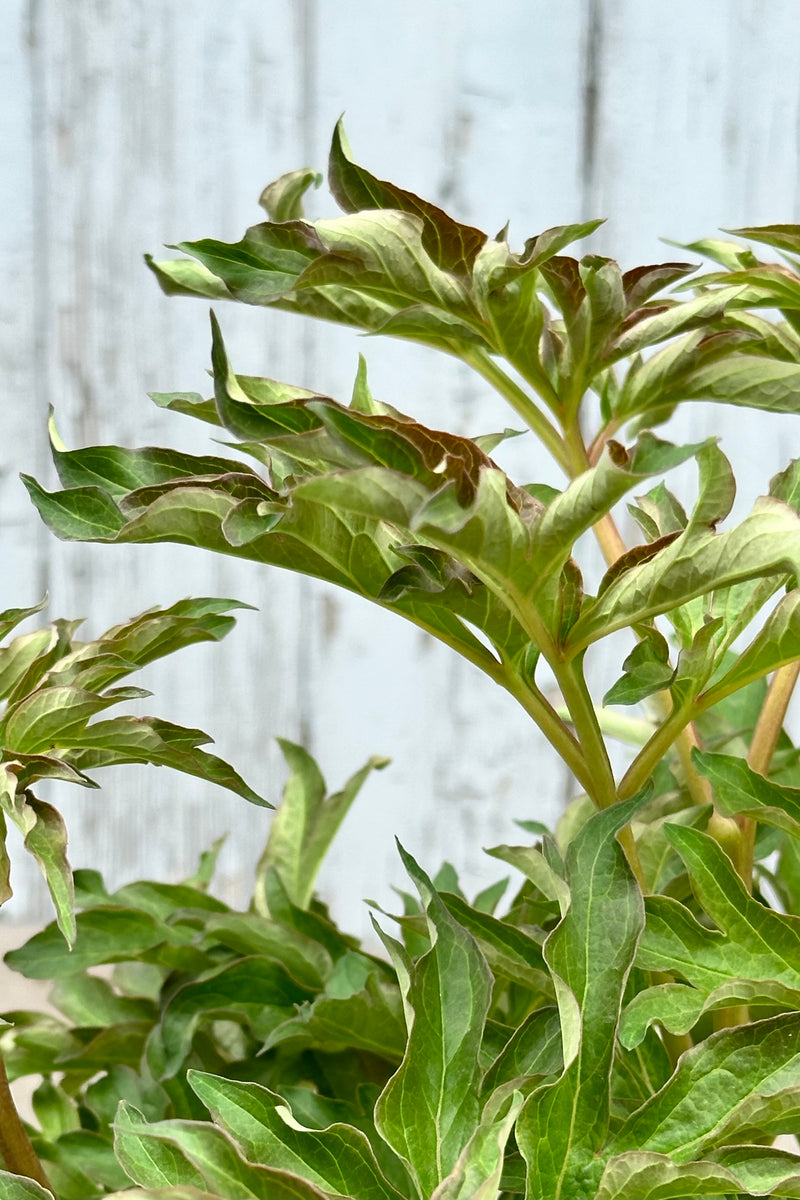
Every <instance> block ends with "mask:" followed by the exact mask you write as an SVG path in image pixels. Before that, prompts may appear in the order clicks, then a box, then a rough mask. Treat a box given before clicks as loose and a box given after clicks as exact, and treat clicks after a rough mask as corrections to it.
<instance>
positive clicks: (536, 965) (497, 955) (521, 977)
mask: <svg viewBox="0 0 800 1200" xmlns="http://www.w3.org/2000/svg"><path fill="white" fill-rule="evenodd" d="M441 899H442V901H443V902H444V904H445V906H446V908H447V911H448V912H449V913H450V915H451V916H452V917H454V918H455V920H456V921H457V922H458V924H459V925H460V926H461V928H462V929H465V930H467V932H468V933H471V934H472V936H473V937H474V938H475V941H476V942H477V944H478V946H479V948H480V950H481V952H482V954H483V956H484V958H485V959H486V961H487V963H488V964H489V966H490V968H491V970H492V973H493V974H494V975H495V976H501V977H504V978H506V979H511V980H513V981H514V982H515V983H519V984H521V985H522V987H527V988H530V989H531V990H532V991H533V992H534V993H544V994H546V995H548V994H549V993H550V987H549V980H548V977H547V974H546V971H545V964H544V960H543V959H542V951H541V947H540V946H539V944H538V943H537V942H536V941H534V939H533V938H531V937H530V936H529V935H528V934H527V933H526V932H525V931H524V930H522V929H516V928H515V927H514V926H513V925H511V924H509V922H508V921H504V920H501V919H499V918H498V917H493V916H491V914H489V913H483V912H480V911H479V910H478V909H476V908H472V907H471V906H470V905H469V904H467V902H466V901H465V900H462V899H461V898H460V897H459V896H456V895H453V894H452V893H448V892H442V893H441Z"/></svg>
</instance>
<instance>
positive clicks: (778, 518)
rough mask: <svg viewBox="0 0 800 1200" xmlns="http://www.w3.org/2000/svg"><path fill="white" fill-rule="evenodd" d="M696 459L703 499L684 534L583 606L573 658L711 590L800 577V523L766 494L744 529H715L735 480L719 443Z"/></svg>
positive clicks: (572, 635)
mask: <svg viewBox="0 0 800 1200" xmlns="http://www.w3.org/2000/svg"><path fill="white" fill-rule="evenodd" d="M697 457H698V463H699V466H700V471H701V483H700V495H699V497H698V501H697V503H696V505H695V508H694V510H693V512H692V517H691V519H690V521H689V524H688V525H687V527H686V529H685V530H684V532H683V533H682V534H681V535H680V536H678V537H677V538H675V539H674V540H672V541H671V542H670V544H669V545H667V546H666V547H665V548H663V549H661V550H660V551H659V553H657V554H656V555H655V557H653V558H650V559H648V560H647V561H645V562H643V563H641V564H640V565H633V566H631V567H630V569H629V570H626V571H624V572H623V573H622V574H620V575H618V576H617V577H616V578H615V579H614V580H613V582H611V583H610V585H609V586H608V587H606V589H605V590H604V591H603V592H602V594H601V595H600V596H598V598H597V600H596V601H594V602H593V603H592V602H591V601H587V602H586V603H584V606H583V611H582V613H581V616H580V617H579V619H578V621H577V622H576V624H575V625H574V626H573V627H572V630H571V631H570V634H569V636H568V639H567V643H568V646H569V648H570V652H571V653H578V652H580V650H582V649H583V648H584V647H586V646H588V645H589V644H590V643H591V642H592V641H594V640H596V639H597V638H598V637H604V636H606V635H607V634H608V633H611V632H612V631H614V630H616V629H620V628H624V627H625V626H626V625H637V624H642V623H644V622H648V621H650V620H651V619H652V618H653V617H655V616H657V615H658V614H659V613H662V612H667V611H670V610H674V609H675V608H676V607H677V606H679V605H681V604H685V603H686V602H687V601H689V600H692V599H694V597H696V596H702V595H704V594H706V593H708V592H710V591H712V590H715V589H719V588H723V587H728V586H730V585H732V584H736V583H740V582H743V581H745V580H748V579H755V578H760V577H761V576H764V575H786V574H789V573H795V572H800V537H798V534H800V520H799V519H798V518H797V514H796V513H794V512H793V511H792V510H791V509H790V508H789V507H788V505H786V504H784V503H782V502H781V501H778V500H775V499H773V498H772V497H769V496H761V497H759V498H758V499H757V500H756V503H755V505H754V507H753V510H752V512H751V513H750V515H749V516H747V517H745V519H744V520H743V521H742V522H741V523H740V524H739V525H737V526H735V527H734V528H733V529H731V530H729V531H727V532H725V533H721V534H716V533H715V532H714V528H713V527H714V525H715V523H716V522H717V521H719V520H721V519H722V518H723V517H724V516H725V515H726V514H727V512H728V511H729V508H730V504H731V503H732V499H733V490H734V488H733V478H732V474H731V472H730V467H729V465H728V463H727V460H726V459H725V457H724V455H722V454H721V452H720V451H719V450H718V449H717V448H716V447H715V446H713V445H707V446H705V447H703V449H701V450H700V451H699V452H698V455H697Z"/></svg>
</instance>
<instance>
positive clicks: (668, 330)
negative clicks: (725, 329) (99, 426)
mask: <svg viewBox="0 0 800 1200" xmlns="http://www.w3.org/2000/svg"><path fill="white" fill-rule="evenodd" d="M741 294H742V288H740V287H729V288H721V289H719V290H718V291H715V292H711V293H709V294H703V295H700V296H697V297H696V298H695V299H693V300H688V301H682V302H681V303H674V302H673V303H672V304H671V305H670V307H668V308H667V309H666V310H665V311H662V312H656V313H654V314H653V315H652V316H647V315H645V316H643V318H642V319H641V320H638V321H637V322H636V323H635V324H634V325H631V326H630V327H629V328H627V329H625V330H624V331H623V332H622V333H621V334H620V335H619V337H617V338H616V339H615V340H614V342H612V344H611V346H610V347H609V349H608V351H607V352H606V355H605V356H604V357H605V359H606V360H607V361H610V362H614V361H616V360H617V359H619V358H625V357H627V356H628V355H629V354H634V353H636V352H637V351H639V350H642V349H644V347H645V346H653V345H655V344H657V343H658V342H663V341H666V339H667V338H671V337H675V336H676V334H679V333H684V332H686V331H687V330H690V329H696V328H698V326H700V327H702V326H705V325H709V324H712V323H713V322H714V321H716V320H718V319H719V318H720V317H721V316H722V315H723V313H724V312H725V310H726V308H727V307H728V305H729V304H730V303H731V302H732V301H734V300H736V299H737V298H738V297H739V296H740V295H741Z"/></svg>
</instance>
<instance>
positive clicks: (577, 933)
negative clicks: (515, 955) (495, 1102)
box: [516, 796, 644, 1200]
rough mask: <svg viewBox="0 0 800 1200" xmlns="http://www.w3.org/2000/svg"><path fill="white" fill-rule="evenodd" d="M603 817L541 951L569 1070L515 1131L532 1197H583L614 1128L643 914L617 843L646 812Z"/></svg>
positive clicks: (571, 864) (575, 865) (580, 847)
mask: <svg viewBox="0 0 800 1200" xmlns="http://www.w3.org/2000/svg"><path fill="white" fill-rule="evenodd" d="M641 800H642V797H640V796H637V797H635V798H633V799H632V800H630V801H628V802H627V803H625V804H618V805H616V806H615V807H614V808H612V809H608V810H606V811H604V812H600V813H597V814H596V815H595V816H593V817H592V818H591V819H590V820H589V821H588V822H587V823H586V824H585V825H584V826H583V828H582V829H581V831H580V833H579V834H578V835H577V837H576V838H575V840H574V841H573V842H572V843H571V844H570V847H569V850H568V852H567V858H566V868H567V884H568V886H569V889H570V897H571V900H570V907H569V909H568V911H567V913H566V914H565V916H564V917H563V918H562V919H561V922H560V923H559V925H558V926H557V927H556V929H555V930H554V931H553V932H552V933H551V934H550V935H549V937H548V939H547V941H546V942H545V951H544V953H545V958H546V960H547V962H548V965H549V966H550V969H551V971H552V973H553V977H554V981H555V983H556V995H557V998H558V1001H559V1009H560V1011H561V1024H562V1037H563V1042H564V1064H565V1070H564V1072H563V1074H562V1075H561V1076H560V1078H559V1079H558V1080H557V1081H556V1082H555V1083H550V1084H545V1085H543V1086H542V1087H540V1088H538V1089H537V1090H536V1091H535V1092H533V1094H532V1095H531V1096H529V1097H528V1099H527V1100H526V1102H525V1105H524V1107H523V1109H522V1113H521V1114H520V1117H519V1120H518V1122H517V1131H516V1136H517V1144H518V1146H519V1148H520V1150H521V1151H522V1154H523V1156H524V1158H525V1160H526V1162H527V1164H528V1185H527V1187H528V1192H529V1193H530V1194H531V1195H536V1196H552V1197H554V1198H555V1200H557V1198H558V1197H561V1196H564V1197H577V1196H584V1195H591V1194H593V1193H592V1192H587V1191H586V1189H587V1188H588V1187H591V1186H592V1185H591V1183H590V1182H589V1179H590V1177H592V1175H593V1173H594V1171H595V1167H594V1165H593V1159H594V1154H595V1152H596V1151H597V1150H598V1148H599V1147H600V1146H601V1145H602V1143H603V1140H604V1138H605V1135H606V1130H607V1126H608V1120H609V1084H610V1075H611V1066H612V1061H613V1055H614V1041H613V1037H614V1030H615V1027H616V1024H617V1020H618V1017H619V1012H620V1008H621V1005H622V994H623V991H624V988H625V982H626V980H627V977H628V973H629V971H630V968H631V965H632V962H633V956H634V952H635V949H636V943H637V940H638V938H639V934H640V932H641V929H642V926H643V923H644V913H643V905H642V898H641V893H640V892H639V889H638V887H637V885H636V882H635V880H634V878H633V876H632V874H631V871H630V868H629V867H628V865H627V862H626V860H625V856H624V854H623V852H622V849H621V847H620V846H619V845H618V843H617V841H616V838H615V834H616V833H617V831H618V830H619V829H621V828H622V826H623V825H624V824H625V822H626V821H628V820H629V819H630V817H631V815H632V814H633V812H634V811H635V810H636V808H637V806H638V805H639V804H640V803H641Z"/></svg>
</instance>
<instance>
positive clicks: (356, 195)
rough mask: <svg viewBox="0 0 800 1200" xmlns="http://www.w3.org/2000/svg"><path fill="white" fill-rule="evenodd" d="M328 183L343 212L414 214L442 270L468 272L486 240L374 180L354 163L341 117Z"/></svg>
mask: <svg viewBox="0 0 800 1200" xmlns="http://www.w3.org/2000/svg"><path fill="white" fill-rule="evenodd" d="M328 183H329V185H330V189H331V192H332V193H333V196H334V199H335V200H336V201H337V203H338V204H339V206H340V207H341V208H342V209H344V211H345V212H348V213H357V212H359V211H360V210H362V209H376V208H383V209H396V210H399V211H401V212H406V213H410V214H411V215H412V216H414V217H416V218H417V219H418V220H419V221H420V223H421V225H422V231H423V232H422V245H423V246H424V247H425V250H426V252H427V253H428V254H429V255H430V257H431V259H432V260H433V261H434V262H435V263H436V265H437V266H439V267H441V268H442V269H443V270H446V271H453V272H455V273H457V274H468V273H469V271H470V269H471V267H472V265H473V263H474V261H475V256H476V254H477V253H478V251H479V250H480V248H481V246H482V245H483V244H484V242H485V241H486V234H485V233H481V231H480V230H479V229H473V228H472V227H471V226H469V225H461V224H459V223H458V222H457V221H454V220H453V219H452V217H449V216H448V215H447V213H445V212H443V211H442V210H441V209H440V208H437V207H436V206H435V205H434V204H430V203H429V202H428V201H427V200H421V199H420V198H419V196H415V195H414V194H413V193H412V192H407V191H404V190H403V189H402V188H398V187H396V186H395V185H394V184H393V183H386V182H384V181H383V180H380V179H376V178H375V176H374V175H371V174H370V173H369V172H368V171H366V170H365V169H364V168H363V167H359V166H358V165H357V164H356V163H354V162H353V159H352V157H351V153H350V147H349V145H348V142H347V138H346V137H345V132H344V126H343V124H342V122H341V120H340V121H339V122H338V123H337V125H336V129H335V130H334V134H333V142H332V144H331V152H330V159H329V162H328Z"/></svg>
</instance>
